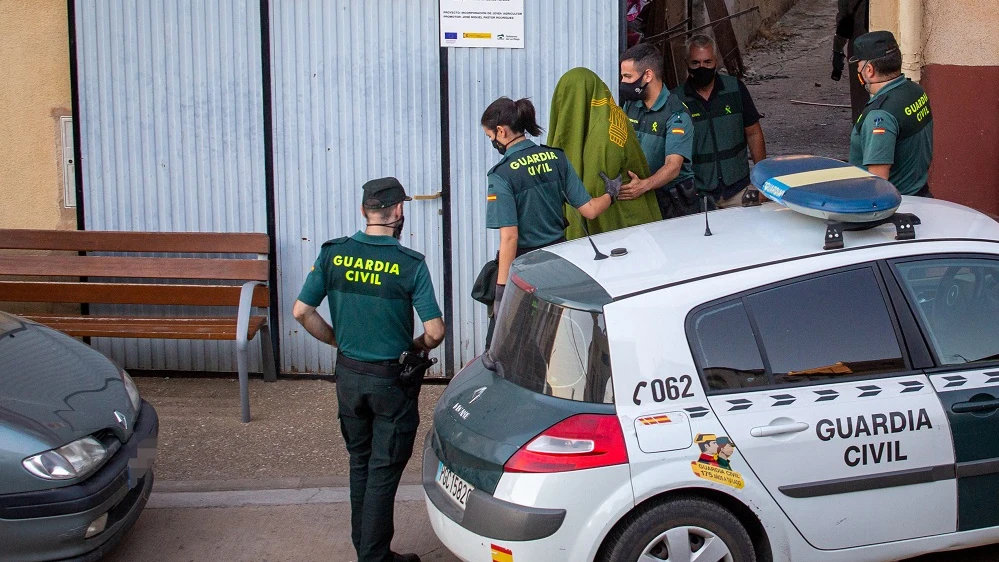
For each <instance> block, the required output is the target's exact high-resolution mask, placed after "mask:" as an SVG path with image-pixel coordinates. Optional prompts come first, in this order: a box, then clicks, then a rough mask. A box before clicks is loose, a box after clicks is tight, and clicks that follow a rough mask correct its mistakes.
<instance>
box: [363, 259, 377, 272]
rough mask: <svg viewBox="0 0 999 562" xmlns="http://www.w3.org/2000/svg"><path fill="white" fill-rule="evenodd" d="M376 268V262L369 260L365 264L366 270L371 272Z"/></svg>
mask: <svg viewBox="0 0 999 562" xmlns="http://www.w3.org/2000/svg"><path fill="white" fill-rule="evenodd" d="M374 268H375V260H368V261H366V262H364V269H367V270H368V271H371V270H372V269H374Z"/></svg>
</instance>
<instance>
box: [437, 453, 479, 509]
mask: <svg viewBox="0 0 999 562" xmlns="http://www.w3.org/2000/svg"><path fill="white" fill-rule="evenodd" d="M437 485H438V486H440V487H441V489H442V490H444V492H445V493H447V495H448V496H450V497H451V499H452V500H454V501H455V503H457V504H458V505H459V506H461V508H462V509H465V503H466V502H468V494H471V493H472V490H474V489H475V488H473V487H472V485H471V484H469V483H468V482H465V481H464V480H462V479H461V478H459V477H458V475H457V474H455V473H453V472H451V471H450V470H448V468H447V467H446V466H444V463H440V464H439V465H438V466H437Z"/></svg>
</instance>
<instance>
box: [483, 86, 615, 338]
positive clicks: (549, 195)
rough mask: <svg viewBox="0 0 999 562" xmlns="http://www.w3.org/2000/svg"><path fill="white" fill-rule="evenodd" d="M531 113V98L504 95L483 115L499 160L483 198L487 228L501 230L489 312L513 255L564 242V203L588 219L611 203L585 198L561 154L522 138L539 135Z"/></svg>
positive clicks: (499, 294)
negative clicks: (516, 98) (497, 262)
mask: <svg viewBox="0 0 999 562" xmlns="http://www.w3.org/2000/svg"><path fill="white" fill-rule="evenodd" d="M534 115H535V113H534V105H533V104H532V103H531V101H530V100H528V99H520V100H517V101H513V100H511V99H510V98H506V97H502V98H499V99H498V100H496V101H494V102H493V103H491V104H489V107H487V108H486V110H485V112H484V113H483V114H482V120H481V125H482V130H483V131H485V133H486V137H488V138H489V140H490V141H492V144H493V147H494V148H495V149H496V150H497V151H498V152H499V153H500V156H501V157H502V158H500V161H499V162H498V163H497V164H496V165H495V166H493V168H492V169H491V170H489V173H488V176H487V178H488V181H489V189H488V193H487V194H486V227H487V228H490V229H497V230H499V232H500V249H499V259H498V261H499V271H498V273H497V276H496V300H495V303H496V304H494V308H495V306H496V305H498V304H499V302H500V300H501V299H502V298H503V289H504V288H505V287H506V282H507V278H508V277H509V275H510V264H511V263H513V260H514V259H515V258H516V257H517V256H521V255H523V254H526V253H527V252H530V251H532V250H537V249H539V248H544V247H545V246H549V245H551V244H555V243H557V242H563V241H565V228H566V223H565V211H564V207H563V202H568V203H569V204H570V205H572V206H573V207H575V208H576V209H578V210H579V213H580V214H581V215H583V216H584V217H585V218H587V219H590V220H592V219H595V218H597V217H598V216H600V213H603V212H604V211H606V210H607V208H608V207H610V205H611V203H612V202H613V199H612V197H611V194H608V193H605V194H603V195H601V196H599V197H590V194H589V193H588V192H587V191H586V187H585V186H584V185H583V181H582V180H581V179H579V176H578V175H577V174H576V171H575V170H574V169H573V167H572V165H571V164H569V160H568V159H567V158H566V157H565V153H564V152H562V151H561V150H559V149H557V148H552V147H549V146H544V145H540V146H539V145H536V144H534V143H533V142H532V141H530V140H529V139H528V138H527V135H528V134H530V135H532V136H535V137H536V136H539V135H540V134H541V127H539V126H538V123H537V120H536V119H535V116H534ZM613 195H614V196H615V197H616V196H617V193H614V194H613ZM487 339H488V338H487Z"/></svg>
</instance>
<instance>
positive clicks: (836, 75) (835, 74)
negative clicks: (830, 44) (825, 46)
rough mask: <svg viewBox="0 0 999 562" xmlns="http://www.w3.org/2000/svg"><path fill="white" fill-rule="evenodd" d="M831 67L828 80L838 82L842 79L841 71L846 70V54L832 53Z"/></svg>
mask: <svg viewBox="0 0 999 562" xmlns="http://www.w3.org/2000/svg"><path fill="white" fill-rule="evenodd" d="M832 66H833V69H832V76H830V78H832V79H833V80H836V81H839V79H840V78H842V77H843V69H844V68H846V54H844V53H843V52H841V51H833V58H832Z"/></svg>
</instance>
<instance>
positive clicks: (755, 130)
mask: <svg viewBox="0 0 999 562" xmlns="http://www.w3.org/2000/svg"><path fill="white" fill-rule="evenodd" d="M719 58H720V57H719V56H718V46H717V45H716V44H715V40H714V39H712V38H710V37H708V36H707V35H695V36H693V37H691V38H690V41H688V42H687V74H688V78H687V81H686V82H685V83H684V84H680V85H679V86H677V87H676V89H675V90H674V92H675V93H676V94H677V95H678V96H679V97H680V99H681V100H683V103H685V104H686V105H687V108H688V109H689V110H690V117H691V118H692V119H693V121H694V185H696V186H697V189H698V190H700V191H701V192H702V193H706V194H708V195H711V197H712V199H714V202H715V205H716V206H717V207H718V208H725V207H732V206H736V205H740V204H741V203H742V195H743V193H744V192H745V191H746V188H747V187H749V162H748V158H747V157H746V149H747V148H748V149H749V155H750V156H752V158H753V162H759V161H760V160H763V159H764V158H766V157H767V145H766V141H765V139H764V138H763V128H762V127H760V113H759V111H757V110H756V104H754V103H753V98H752V96H750V95H749V90H748V89H747V88H746V85H745V84H743V83H742V80H739V79H738V78H735V77H733V76H727V75H724V74H718V60H719Z"/></svg>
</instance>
